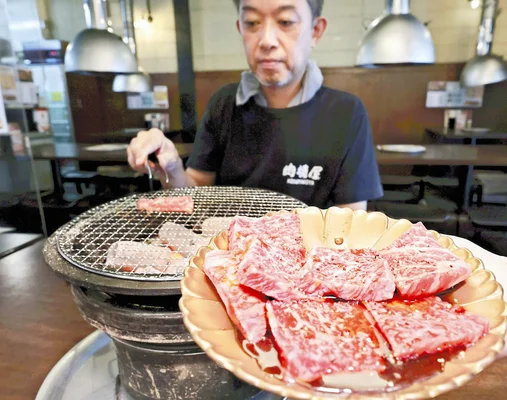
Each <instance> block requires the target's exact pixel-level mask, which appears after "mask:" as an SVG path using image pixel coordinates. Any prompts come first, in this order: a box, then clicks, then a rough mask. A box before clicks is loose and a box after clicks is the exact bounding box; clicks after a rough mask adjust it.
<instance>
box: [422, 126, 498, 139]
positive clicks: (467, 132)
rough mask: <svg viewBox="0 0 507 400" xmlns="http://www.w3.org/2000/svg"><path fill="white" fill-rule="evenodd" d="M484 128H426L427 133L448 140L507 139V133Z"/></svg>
mask: <svg viewBox="0 0 507 400" xmlns="http://www.w3.org/2000/svg"><path fill="white" fill-rule="evenodd" d="M481 129H482V128H470V129H448V128H445V127H433V128H426V132H428V133H430V134H432V135H436V136H440V137H443V138H448V139H474V138H475V139H498V140H501V139H507V132H501V131H495V130H481Z"/></svg>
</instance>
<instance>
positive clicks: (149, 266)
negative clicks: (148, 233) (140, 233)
mask: <svg viewBox="0 0 507 400" xmlns="http://www.w3.org/2000/svg"><path fill="white" fill-rule="evenodd" d="M187 264H188V258H185V257H184V255H183V254H181V253H180V252H178V251H173V250H171V249H169V248H167V247H160V246H154V245H151V244H146V243H141V242H133V241H127V240H125V241H119V242H116V243H113V245H112V246H111V247H109V249H108V251H107V258H106V265H108V266H112V267H121V270H122V271H124V272H132V273H134V274H160V273H163V274H179V273H181V272H182V271H183V269H184V268H185V266H186V265H187Z"/></svg>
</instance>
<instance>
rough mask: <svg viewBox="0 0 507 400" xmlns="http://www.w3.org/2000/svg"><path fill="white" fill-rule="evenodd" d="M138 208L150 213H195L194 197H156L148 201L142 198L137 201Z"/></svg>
mask: <svg viewBox="0 0 507 400" xmlns="http://www.w3.org/2000/svg"><path fill="white" fill-rule="evenodd" d="M137 208H138V209H139V210H143V211H148V212H181V213H187V214H191V213H193V212H194V200H193V199H192V196H172V197H155V198H153V199H148V198H145V197H141V198H140V199H139V200H137Z"/></svg>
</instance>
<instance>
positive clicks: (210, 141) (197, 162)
mask: <svg viewBox="0 0 507 400" xmlns="http://www.w3.org/2000/svg"><path fill="white" fill-rule="evenodd" d="M221 103H222V102H221V101H220V93H216V94H215V95H214V96H213V97H212V98H211V100H210V102H209V103H208V106H207V108H206V111H205V112H204V115H203V118H202V120H201V122H200V124H199V126H198V128H197V132H196V136H195V141H194V148H193V151H192V154H191V155H190V158H189V159H188V161H187V164H186V166H187V167H190V168H194V169H197V170H200V171H206V172H218V170H219V169H220V165H221V163H222V159H223V151H224V149H223V144H222V141H221V138H220V132H221V127H220V126H218V123H217V121H219V120H220V118H219V117H218V116H219V115H220V114H221V111H220V109H221V107H220V104H221Z"/></svg>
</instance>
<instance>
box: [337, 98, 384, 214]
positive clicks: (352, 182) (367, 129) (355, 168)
mask: <svg viewBox="0 0 507 400" xmlns="http://www.w3.org/2000/svg"><path fill="white" fill-rule="evenodd" d="M348 134H349V135H348V138H349V140H348V146H347V150H346V152H345V156H344V158H343V160H342V164H341V167H340V171H339V172H338V177H337V180H336V185H335V188H334V191H333V193H332V201H333V204H336V205H341V204H350V203H356V202H360V201H365V200H373V199H377V198H379V197H382V196H383V195H384V192H383V189H382V183H381V181H380V175H379V170H378V165H377V159H376V156H375V146H374V143H373V138H372V134H371V126H370V120H369V117H368V113H367V111H366V108H365V107H364V105H363V103H361V101H359V100H358V101H357V104H356V106H355V107H354V112H353V116H352V120H351V124H350V130H349V133H348Z"/></svg>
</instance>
